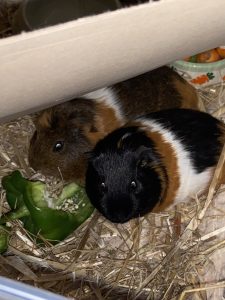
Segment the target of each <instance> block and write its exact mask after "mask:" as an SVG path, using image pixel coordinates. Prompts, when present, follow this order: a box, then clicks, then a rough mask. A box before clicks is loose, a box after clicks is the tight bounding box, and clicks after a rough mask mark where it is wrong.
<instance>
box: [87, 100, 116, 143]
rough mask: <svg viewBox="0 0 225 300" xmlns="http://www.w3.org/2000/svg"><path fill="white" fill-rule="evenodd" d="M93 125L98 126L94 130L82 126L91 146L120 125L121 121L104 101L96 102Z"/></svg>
mask: <svg viewBox="0 0 225 300" xmlns="http://www.w3.org/2000/svg"><path fill="white" fill-rule="evenodd" d="M94 123H95V124H94V127H95V128H98V130H97V131H96V132H92V131H90V130H87V129H86V128H84V133H85V136H86V137H87V139H88V140H89V141H90V142H91V144H92V145H93V146H95V145H96V144H97V142H98V141H99V140H100V139H102V138H103V137H105V136H106V135H107V134H108V133H109V132H112V131H113V130H114V129H116V128H119V127H120V126H122V123H121V122H120V121H119V120H118V119H117V117H116V114H115V111H114V109H112V108H111V107H109V106H107V105H105V104H104V103H98V104H96V115H95V121H94Z"/></svg>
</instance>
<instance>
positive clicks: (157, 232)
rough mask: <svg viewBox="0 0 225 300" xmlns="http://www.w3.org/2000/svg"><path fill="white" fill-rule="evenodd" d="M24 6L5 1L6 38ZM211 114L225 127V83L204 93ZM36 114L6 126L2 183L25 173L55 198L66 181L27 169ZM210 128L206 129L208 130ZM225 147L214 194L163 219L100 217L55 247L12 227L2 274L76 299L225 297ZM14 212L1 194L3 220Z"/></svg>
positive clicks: (1, 142)
mask: <svg viewBox="0 0 225 300" xmlns="http://www.w3.org/2000/svg"><path fill="white" fill-rule="evenodd" d="M18 2H19V1H16V2H15V1H7V0H5V1H4V0H2V1H1V3H0V38H1V37H7V36H10V35H11V34H12V30H11V23H12V16H13V13H14V12H15V10H16V9H17V7H18ZM198 93H199V97H200V99H201V101H202V103H203V104H204V106H205V108H206V111H208V112H210V113H211V114H212V115H214V116H216V117H218V118H220V119H221V120H223V121H224V122H225V87H224V83H223V84H222V83H221V84H217V85H213V86H209V87H207V88H204V89H203V88H202V89H199V90H198ZM33 130H34V126H33V123H32V116H29V115H27V116H24V117H23V118H20V119H17V120H14V121H12V122H9V123H7V124H2V125H1V126H0V178H2V177H3V176H5V175H7V174H8V173H10V172H11V171H13V170H16V169H19V170H21V171H22V173H23V174H24V175H25V176H26V177H28V178H31V179H39V180H43V181H44V182H46V183H47V185H48V187H49V189H50V190H51V193H52V194H58V193H59V191H60V190H61V189H62V186H63V183H62V182H61V181H59V180H56V179H54V178H51V177H44V176H42V175H41V174H36V173H35V172H34V171H33V170H32V169H31V168H30V167H29V165H28V161H27V151H28V145H29V139H30V136H31V134H32V132H33ZM206 130H207V128H206ZM224 154H225V150H224V149H223V152H222V155H221V158H220V162H219V163H218V167H217V170H216V172H215V176H214V178H213V180H212V183H211V185H210V188H209V192H208V194H207V195H203V196H201V197H198V196H197V195H196V198H195V199H192V200H190V202H188V203H182V204H180V205H179V206H177V207H175V208H174V209H173V210H170V211H166V212H164V213H161V214H149V215H147V216H145V217H143V218H140V219H137V220H132V221H130V222H129V223H127V224H124V225H116V224H112V223H110V222H108V221H107V220H105V219H104V218H103V217H101V216H100V215H99V214H98V213H97V212H95V213H94V214H93V216H92V217H91V218H90V219H89V220H87V221H86V222H85V223H84V224H83V225H82V226H81V227H80V228H78V229H77V230H76V231H75V232H74V233H73V234H72V235H71V236H70V237H69V238H67V239H66V240H64V241H63V242H61V243H60V244H58V245H56V246H51V245H49V244H47V243H46V245H45V246H44V247H39V246H37V245H36V243H35V240H34V239H33V237H32V236H30V235H29V233H28V232H26V231H25V230H24V228H23V227H22V225H21V223H20V222H19V221H13V222H11V227H12V232H11V236H10V245H9V249H8V251H7V253H6V254H5V255H4V256H0V262H1V264H0V275H2V276H6V277H9V278H13V279H16V280H20V281H23V282H26V283H29V284H32V285H34V286H37V287H42V288H44V289H47V290H50V291H53V292H56V293H58V294H62V295H64V296H67V297H71V298H72V299H80V300H82V299H88V300H91V299H98V300H102V299H115V300H118V299H120V300H122V299H145V300H147V299H160V300H173V299H177V300H184V299H198V300H199V299H212V300H213V299H222V296H223V294H224V291H223V289H224V287H225V281H224V279H225V270H223V264H224V263H225V217H224V215H225V203H224V200H223V198H224V196H225V190H224V189H225V187H224V186H221V187H219V189H218V190H216V183H217V178H218V174H219V172H220V170H221V168H222V165H223V163H224V157H225V155H224ZM7 210H8V206H7V204H6V201H5V194H4V191H3V190H2V189H1V190H0V214H2V213H4V212H5V211H7Z"/></svg>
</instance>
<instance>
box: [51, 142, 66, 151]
mask: <svg viewBox="0 0 225 300" xmlns="http://www.w3.org/2000/svg"><path fill="white" fill-rule="evenodd" d="M63 147H64V142H63V141H57V142H56V143H55V145H54V146H53V151H54V152H60V151H62V149H63Z"/></svg>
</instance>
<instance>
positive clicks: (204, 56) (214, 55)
mask: <svg viewBox="0 0 225 300" xmlns="http://www.w3.org/2000/svg"><path fill="white" fill-rule="evenodd" d="M220 59H221V57H220V55H219V53H218V52H217V50H216V49H212V50H209V51H205V52H202V53H199V54H197V62H198V63H210V62H214V61H218V60H220Z"/></svg>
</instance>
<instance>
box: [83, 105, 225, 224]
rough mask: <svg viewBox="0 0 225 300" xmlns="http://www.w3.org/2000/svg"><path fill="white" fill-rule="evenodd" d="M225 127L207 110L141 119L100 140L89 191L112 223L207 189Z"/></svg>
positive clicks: (90, 168) (168, 112) (88, 180)
mask: <svg viewBox="0 0 225 300" xmlns="http://www.w3.org/2000/svg"><path fill="white" fill-rule="evenodd" d="M224 141H225V125H224V124H223V123H222V122H220V121H219V120H217V119H215V118H214V117H212V116H210V115H209V114H207V113H203V112H200V111H194V110H189V109H171V110H163V111H160V112H155V113H151V114H148V115H146V116H143V117H140V118H137V119H136V120H135V121H132V122H130V123H127V124H126V125H125V126H123V127H121V128H119V129H117V130H115V131H113V132H112V133H111V134H109V135H108V136H106V137H105V138H104V139H102V140H101V141H99V142H98V143H97V145H96V147H95V148H94V150H93V152H92V155H91V157H90V159H89V163H88V168H87V174H86V191H87V195H88V197H89V198H90V201H91V202H92V204H93V205H94V206H95V207H96V208H97V209H98V210H99V211H100V212H101V213H102V214H103V215H104V216H105V217H106V218H107V219H109V220H110V221H112V222H116V223H123V222H126V221H128V220H130V219H132V218H135V217H139V216H143V215H144V214H146V213H148V212H151V211H154V212H158V211H162V210H164V209H165V208H167V207H169V206H171V205H172V204H177V203H179V202H182V201H185V200H187V199H188V198H189V197H192V196H196V195H197V194H200V193H201V192H203V191H204V190H206V189H207V187H208V185H209V182H210V179H211V178H212V175H213V171H214V169H215V166H216V164H217V161H218V157H219V155H220V152H221V150H222V147H223V144H224Z"/></svg>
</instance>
